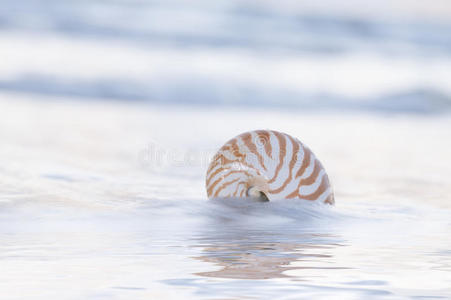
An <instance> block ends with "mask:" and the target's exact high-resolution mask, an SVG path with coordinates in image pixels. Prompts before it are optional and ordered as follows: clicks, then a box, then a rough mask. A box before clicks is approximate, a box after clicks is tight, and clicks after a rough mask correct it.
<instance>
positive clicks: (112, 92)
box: [0, 74, 451, 114]
mask: <svg viewBox="0 0 451 300" xmlns="http://www.w3.org/2000/svg"><path fill="white" fill-rule="evenodd" d="M0 91H4V92H15V93H28V94H34V95H44V96H57V97H60V98H61V97H62V98H71V99H77V100H92V99H103V100H117V101H140V102H148V103H153V104H163V105H199V106H204V107H218V106H224V107H227V106H241V107H255V106H258V107H259V108H261V109H264V108H271V109H272V108H280V109H282V110H283V109H299V110H302V109H304V110H320V111H329V110H331V111H335V112H340V111H344V112H346V111H362V112H365V111H366V112H383V113H414V114H439V113H448V112H450V111H451V95H449V94H447V93H446V92H444V91H441V90H437V89H433V88H420V87H412V88H410V89H407V90H400V91H396V92H387V93H383V94H381V95H375V96H368V97H361V98H351V97H345V96H343V95H339V94H327V93H320V92H318V93H311V92H303V91H302V90H301V91H299V90H295V91H293V90H288V89H277V88H273V87H263V86H252V85H249V84H243V83H240V82H229V81H221V80H209V79H206V78H197V79H196V78H191V79H188V78H182V79H181V81H179V80H177V79H174V80H170V81H166V80H164V81H157V82H150V83H146V84H144V83H142V82H139V81H134V80H129V79H99V80H85V81H83V80H73V79H72V80H69V79H67V80H63V79H59V78H54V77H49V76H45V75H36V74H32V75H27V76H23V77H21V78H17V79H12V80H0Z"/></svg>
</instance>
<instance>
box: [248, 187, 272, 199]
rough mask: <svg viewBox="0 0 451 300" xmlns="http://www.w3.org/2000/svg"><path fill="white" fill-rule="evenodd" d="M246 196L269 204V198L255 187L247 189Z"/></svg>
mask: <svg viewBox="0 0 451 300" xmlns="http://www.w3.org/2000/svg"><path fill="white" fill-rule="evenodd" d="M246 196H247V197H250V198H252V199H254V200H257V201H259V202H269V198H268V196H266V194H265V193H264V192H262V191H260V190H258V189H257V188H256V187H255V186H250V187H249V188H248V189H247V191H246Z"/></svg>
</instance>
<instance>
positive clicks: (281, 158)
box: [268, 131, 286, 183]
mask: <svg viewBox="0 0 451 300" xmlns="http://www.w3.org/2000/svg"><path fill="white" fill-rule="evenodd" d="M272 133H273V134H274V135H275V136H276V138H277V140H278V141H279V164H278V165H277V168H276V172H275V173H274V176H273V178H271V180H269V181H268V183H273V182H274V181H276V179H277V176H279V172H280V169H282V166H283V162H284V158H285V155H286V150H285V148H286V141H285V137H284V136H283V135H282V133H280V132H277V131H272Z"/></svg>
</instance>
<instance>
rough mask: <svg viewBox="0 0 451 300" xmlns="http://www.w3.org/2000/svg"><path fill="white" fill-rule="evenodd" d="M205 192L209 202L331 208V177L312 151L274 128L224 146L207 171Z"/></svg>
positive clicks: (255, 132)
mask: <svg viewBox="0 0 451 300" xmlns="http://www.w3.org/2000/svg"><path fill="white" fill-rule="evenodd" d="M206 188H207V194H208V197H209V198H239V197H250V198H255V199H258V200H260V201H274V200H281V199H302V200H309V201H318V202H322V203H328V204H334V195H333V191H332V188H331V185H330V183H329V178H328V176H327V174H326V171H325V170H324V168H323V166H322V164H321V163H320V161H319V160H318V159H317V158H316V157H315V155H314V154H313V153H312V151H311V150H310V149H309V148H307V147H306V146H305V145H304V144H302V143H301V142H300V141H299V140H298V139H296V138H294V137H292V136H290V135H288V134H285V133H281V132H277V131H273V130H256V131H250V132H245V133H243V134H240V135H239V136H237V137H235V138H233V139H231V140H230V141H228V142H227V143H226V144H225V145H224V146H222V147H221V149H219V151H218V152H217V153H216V155H215V156H214V158H213V159H212V161H211V163H210V166H209V167H208V171H207V177H206Z"/></svg>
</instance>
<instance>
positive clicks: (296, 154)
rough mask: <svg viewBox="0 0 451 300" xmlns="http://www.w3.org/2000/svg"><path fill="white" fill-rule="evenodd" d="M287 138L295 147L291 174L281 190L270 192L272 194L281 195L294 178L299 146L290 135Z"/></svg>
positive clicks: (290, 166)
mask: <svg viewBox="0 0 451 300" xmlns="http://www.w3.org/2000/svg"><path fill="white" fill-rule="evenodd" d="M287 136H288V138H289V139H290V141H291V144H292V145H293V151H292V152H293V154H292V156H291V160H290V164H289V170H290V173H289V175H288V178H287V179H286V180H285V181H284V183H283V184H282V185H281V186H280V187H279V188H277V189H273V190H270V191H269V192H270V193H272V194H278V193H280V192H281V191H282V190H283V189H284V188H285V187H286V186H287V185H288V183H289V182H290V181H291V179H292V178H293V168H294V165H295V164H296V162H297V157H298V152H299V144H298V143H297V141H295V140H294V139H293V138H292V137H291V136H289V135H287Z"/></svg>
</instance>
